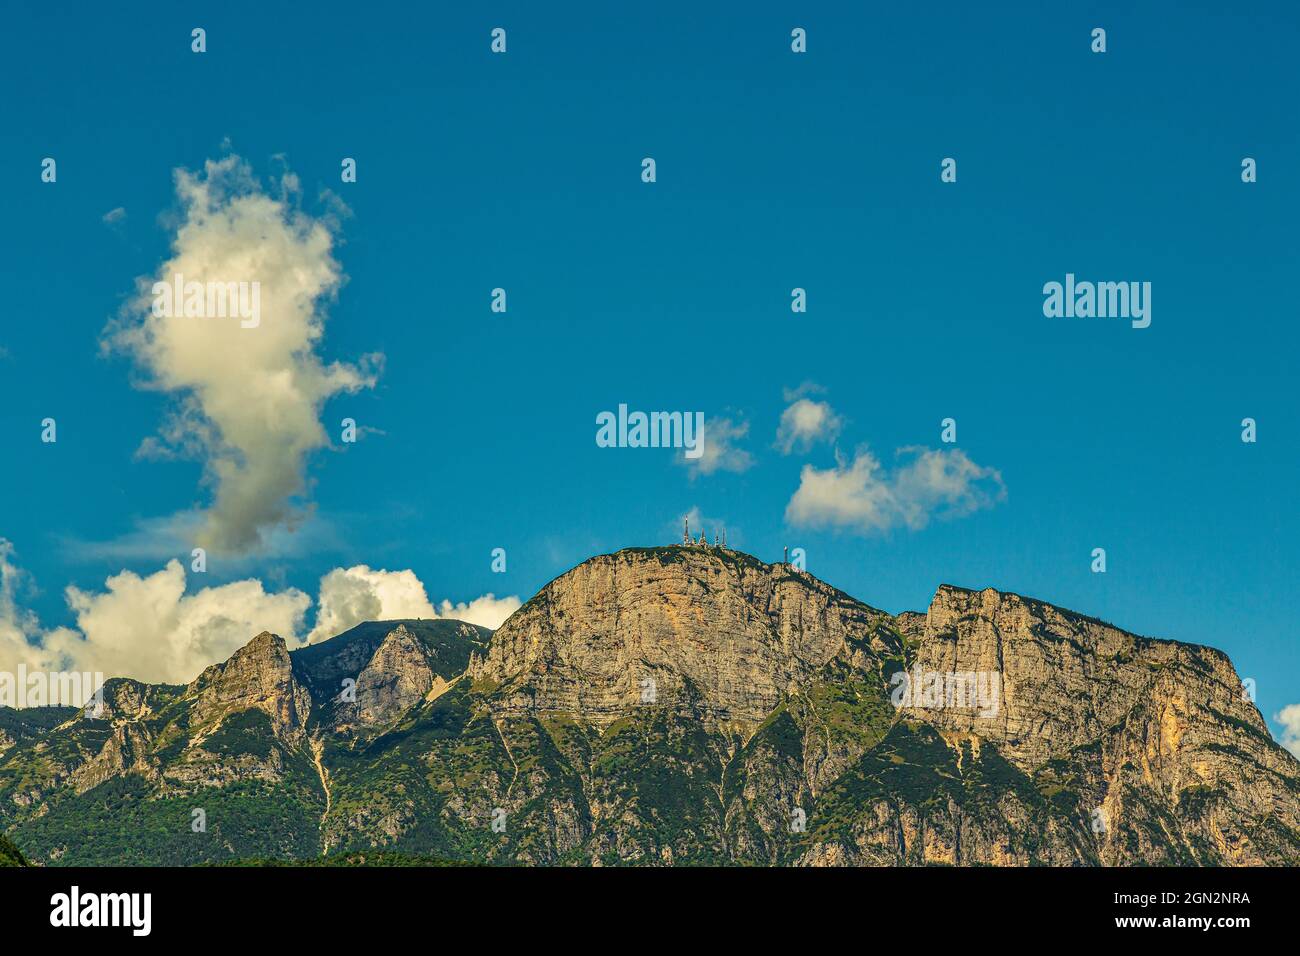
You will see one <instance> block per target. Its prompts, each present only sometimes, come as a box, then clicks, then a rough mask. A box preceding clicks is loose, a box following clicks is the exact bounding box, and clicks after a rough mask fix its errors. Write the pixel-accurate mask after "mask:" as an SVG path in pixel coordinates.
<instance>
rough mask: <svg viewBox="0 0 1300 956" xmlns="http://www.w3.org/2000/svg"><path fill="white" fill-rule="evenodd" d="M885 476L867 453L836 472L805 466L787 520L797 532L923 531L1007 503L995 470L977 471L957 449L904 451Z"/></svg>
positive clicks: (978, 467) (840, 462)
mask: <svg viewBox="0 0 1300 956" xmlns="http://www.w3.org/2000/svg"><path fill="white" fill-rule="evenodd" d="M898 455H899V463H898V465H897V467H895V468H894V469H893V470H892V471H888V470H886V469H885V468H884V467H883V466H882V465H881V464H880V462H879V461H878V460H877V459H876V457H875V456H874V455H872V454H871V452H870V451H868V450H867V449H866V448H861V449H859V450H858V451H857V453H856V454H855V456H854V458H853V461H852V462H846V461H845V460H844V458H843V457H842V456H840V457H838V459H837V462H836V464H835V466H834V467H832V468H827V469H818V468H815V467H814V466H812V465H804V467H803V470H802V471H801V472H800V475H799V487H798V489H796V491H795V493H794V496H793V497H792V498H791V499H790V503H789V504H788V505H787V506H786V512H785V514H786V520H787V521H789V522H790V523H791V524H793V525H796V526H801V527H813V528H816V527H828V528H842V529H846V530H849V531H855V532H858V533H864V534H869V533H873V532H883V531H887V530H889V529H890V528H894V527H899V526H901V527H906V528H909V529H911V530H914V531H915V530H918V529H920V528H924V527H925V526H926V525H927V524H929V523H930V521H931V520H932V519H935V518H939V519H942V518H955V517H960V516H962V515H966V514H970V513H971V512H973V511H977V510H979V509H981V508H989V507H992V506H993V505H994V504H996V503H997V502H999V501H1001V500H1002V499H1004V498H1005V497H1006V486H1005V485H1004V484H1003V482H1002V476H1001V474H999V472H998V471H997V470H996V469H993V468H985V467H983V466H981V465H977V464H976V463H975V462H973V461H971V460H970V458H968V457H967V456H966V453H965V452H963V451H960V450H957V449H953V450H950V451H935V450H931V449H926V448H915V447H913V448H904V449H901V450H900V451H899V453H898Z"/></svg>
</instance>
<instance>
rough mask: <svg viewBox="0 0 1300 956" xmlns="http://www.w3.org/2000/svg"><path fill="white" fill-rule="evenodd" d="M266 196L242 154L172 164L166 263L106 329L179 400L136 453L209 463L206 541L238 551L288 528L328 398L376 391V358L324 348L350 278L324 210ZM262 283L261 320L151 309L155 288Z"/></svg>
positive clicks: (291, 181)
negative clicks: (342, 356)
mask: <svg viewBox="0 0 1300 956" xmlns="http://www.w3.org/2000/svg"><path fill="white" fill-rule="evenodd" d="M278 187H279V194H278V195H270V194H268V193H267V192H265V191H263V189H262V187H261V185H260V184H259V182H258V181H257V180H256V178H255V177H254V176H253V174H252V172H251V171H250V169H249V167H248V165H247V164H246V163H244V162H243V161H242V160H241V159H239V157H237V156H229V157H227V158H225V159H222V160H214V161H209V162H208V163H207V164H206V166H205V168H204V170H203V171H202V172H199V173H192V172H189V171H187V170H178V171H177V172H176V194H177V198H178V199H179V202H180V206H181V214H180V217H179V222H178V223H177V225H176V231H175V235H174V236H173V238H172V253H171V257H170V258H169V259H168V260H167V261H166V262H164V263H163V264H162V265H161V266H160V267H159V269H158V271H157V273H156V275H154V276H151V277H148V278H145V279H142V280H140V282H139V287H138V290H137V295H136V296H135V297H134V298H133V299H132V301H131V302H130V304H129V307H128V309H127V311H126V312H124V314H123V316H122V317H121V318H120V319H119V320H118V321H116V322H114V323H111V324H110V326H109V328H108V329H107V330H106V332H105V337H104V345H105V347H106V348H107V349H110V350H116V351H120V352H123V353H125V354H127V355H129V356H131V357H132V358H133V359H134V361H135V362H136V364H137V366H138V367H139V369H140V370H141V371H142V372H143V373H144V377H143V379H142V381H141V383H140V384H141V385H142V386H143V387H145V388H150V389H155V390H159V391H163V392H167V393H169V394H171V395H173V396H174V397H175V399H176V402H177V405H176V408H175V410H174V412H173V414H172V416H171V417H170V419H169V420H168V421H167V422H166V423H165V424H164V425H163V427H162V428H161V429H160V434H159V437H158V438H155V439H151V440H149V441H146V443H145V444H144V445H142V447H141V450H142V452H145V453H146V454H148V453H153V454H165V453H172V454H183V455H187V456H193V457H196V458H198V459H200V460H202V461H203V462H204V465H205V468H206V481H207V483H208V484H209V485H210V486H211V487H212V489H213V495H214V500H213V501H212V504H211V507H210V508H209V509H208V510H207V512H206V515H205V519H206V520H205V522H204V525H203V527H202V531H201V534H200V538H199V542H198V543H200V544H202V545H204V546H205V547H209V548H212V549H215V550H218V551H224V552H230V553H242V552H247V551H250V550H254V549H256V548H257V547H258V546H259V545H260V544H261V542H262V540H263V537H264V535H266V534H268V533H270V532H273V531H274V530H276V529H277V528H281V527H284V526H286V525H291V524H292V523H293V520H294V518H295V516H296V513H297V509H296V508H295V499H296V498H297V497H298V496H300V495H302V494H303V493H304V491H305V490H306V477H305V469H306V462H307V457H308V455H309V454H310V453H311V452H312V451H314V450H316V449H319V448H321V447H323V446H325V445H327V444H328V438H327V436H326V433H325V430H324V428H323V427H322V426H321V422H320V412H321V407H322V405H323V403H324V402H325V401H326V399H328V398H330V397H331V396H333V395H337V394H339V393H345V392H355V391H357V390H359V389H362V388H368V387H370V386H372V385H373V384H374V382H375V378H376V374H377V373H376V370H377V368H378V367H379V364H380V363H381V361H382V356H378V355H371V356H365V357H363V358H362V360H361V361H360V362H359V363H357V364H348V363H342V362H333V363H329V364H327V363H325V361H324V360H323V359H322V358H321V357H320V356H319V355H318V354H317V349H318V347H319V345H320V341H321V338H322V336H323V334H324V328H325V316H326V311H325V310H326V306H327V305H328V303H329V302H330V301H332V300H333V299H334V298H335V296H336V293H337V291H338V289H339V287H340V285H341V283H342V282H343V274H342V271H341V269H340V266H339V263H338V262H337V261H336V260H335V259H334V256H333V245H334V236H333V234H332V232H331V226H330V220H329V219H328V218H313V217H312V216H310V215H308V214H306V213H304V212H302V211H301V210H299V209H298V208H296V207H295V205H294V202H295V200H296V195H295V190H296V187H297V181H296V179H295V178H294V177H293V176H292V175H291V174H287V173H286V174H285V175H284V176H283V177H282V178H281V179H280V181H279V183H278ZM177 275H180V276H183V277H184V281H185V282H186V283H190V282H200V283H209V282H211V283H223V284H224V283H237V282H246V283H249V284H250V286H249V288H251V283H254V282H256V283H257V284H258V288H259V290H260V321H259V322H258V324H257V325H256V327H250V328H244V327H242V325H243V322H242V320H241V317H240V316H239V315H232V316H230V317H227V318H215V317H203V318H198V317H192V316H191V317H185V316H183V315H181V314H177V315H176V316H175V317H168V316H166V315H155V314H154V310H153V308H152V306H153V300H154V297H153V293H152V287H153V285H154V282H155V281H157V282H166V283H171V282H173V280H174V278H175V276H177Z"/></svg>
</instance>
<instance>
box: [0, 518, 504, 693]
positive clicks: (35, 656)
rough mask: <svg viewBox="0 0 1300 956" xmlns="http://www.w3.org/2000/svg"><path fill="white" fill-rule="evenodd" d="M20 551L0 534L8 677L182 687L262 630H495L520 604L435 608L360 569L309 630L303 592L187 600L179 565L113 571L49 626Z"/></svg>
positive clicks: (0, 632) (251, 589)
mask: <svg viewBox="0 0 1300 956" xmlns="http://www.w3.org/2000/svg"><path fill="white" fill-rule="evenodd" d="M12 554H13V548H12V546H11V545H10V544H9V542H8V541H6V540H5V539H3V538H0V671H10V672H12V671H15V670H16V669H17V667H18V665H20V664H23V665H25V666H26V667H28V668H29V669H41V670H53V671H63V670H70V671H91V672H100V673H102V674H103V675H104V676H105V677H134V678H136V679H137V680H144V681H149V682H153V683H171V684H184V683H188V682H189V681H191V680H193V679H194V678H195V677H197V676H198V674H199V673H200V672H201V671H202V670H203V668H205V667H207V666H208V665H210V664H215V663H219V662H221V661H224V660H226V659H227V658H229V657H230V655H231V654H233V653H234V652H235V651H236V650H238V649H239V648H240V647H242V646H244V645H245V644H247V643H248V641H249V640H250V639H251V638H252V637H253V636H254V635H256V634H258V633H260V632H262V631H271V632H273V633H275V634H279V635H280V636H281V637H283V638H284V639H285V642H286V643H287V644H288V645H289V646H290V648H291V649H292V648H293V647H297V646H302V645H304V644H306V643H308V642H315V641H323V640H326V639H328V638H330V637H334V636H336V635H338V634H340V633H342V632H343V631H345V630H347V629H348V628H350V627H352V626H354V625H356V624H360V623H361V622H363V621H375V620H392V619H395V618H413V617H414V618H427V619H431V618H439V617H441V618H454V619H456V620H462V621H467V622H469V623H472V624H480V625H483V626H485V627H490V628H494V629H495V628H496V627H497V626H499V625H500V624H501V622H502V621H504V620H505V619H506V618H507V617H508V616H509V615H510V614H512V613H513V612H514V611H515V610H516V609H517V608H519V606H520V604H521V602H520V600H519V598H517V597H503V598H497V597H496V596H495V595H492V594H487V595H484V596H482V597H479V598H476V599H474V600H472V601H469V602H467V603H460V604H453V603H452V602H451V601H447V600H444V601H442V602H440V603H439V604H438V605H436V607H435V606H434V605H433V604H432V603H431V602H430V601H429V599H428V596H427V592H426V591H425V587H424V584H423V583H422V582H421V581H420V580H419V578H418V577H416V575H415V574H414V572H412V571H410V570H404V571H384V570H373V569H371V568H369V567H367V566H365V565H357V566H355V567H352V568H346V569H345V568H336V569H334V570H332V571H330V572H329V573H327V574H326V575H324V577H322V578H321V584H320V596H319V601H318V610H317V613H316V620H315V624H314V626H313V627H312V629H311V630H310V631H308V630H307V629H306V626H305V619H306V615H307V612H308V610H309V608H310V607H311V605H312V599H311V597H310V596H309V595H308V594H306V593H305V592H303V591H300V590H298V589H297V588H292V587H290V588H285V589H284V590H281V591H270V590H268V589H267V588H266V587H265V586H264V585H263V583H262V582H261V581H260V580H258V579H257V578H248V579H245V580H242V581H232V582H230V583H228V584H222V585H218V586H214V587H205V588H201V589H199V590H198V591H195V592H194V593H192V594H187V593H186V584H187V580H186V572H185V568H184V566H183V565H182V564H181V563H180V562H179V561H174V560H173V561H170V562H168V563H167V565H166V567H164V568H162V569H161V570H159V571H156V572H155V573H153V574H149V575H143V576H141V575H138V574H136V573H134V572H132V571H123V572H122V573H120V574H116V575H113V576H112V577H110V578H108V580H107V581H106V582H105V584H104V590H102V591H97V590H86V591H83V590H81V589H79V588H75V587H69V588H67V589H66V590H65V592H64V596H65V598H66V601H67V604H68V608H69V610H70V611H71V612H72V615H73V618H74V620H75V626H74V627H56V628H52V629H43V628H42V627H41V626H40V623H39V622H38V620H37V619H36V616H35V615H34V614H33V613H31V612H30V611H28V610H25V609H23V608H22V607H21V606H20V604H19V602H18V600H17V598H16V594H17V591H18V586H19V583H20V582H21V581H22V578H23V574H24V573H23V572H22V571H21V570H20V569H19V568H18V567H17V566H16V565H15V564H14V563H13V561H12V560H11V558H12ZM75 703H78V704H80V703H82V702H81V701H76V702H75Z"/></svg>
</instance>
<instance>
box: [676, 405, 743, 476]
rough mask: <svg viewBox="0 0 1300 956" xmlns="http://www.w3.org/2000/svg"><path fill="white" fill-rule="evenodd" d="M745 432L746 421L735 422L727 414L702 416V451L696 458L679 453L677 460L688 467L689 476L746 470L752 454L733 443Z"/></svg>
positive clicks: (741, 437)
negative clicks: (725, 415) (711, 416)
mask: <svg viewBox="0 0 1300 956" xmlns="http://www.w3.org/2000/svg"><path fill="white" fill-rule="evenodd" d="M748 434H749V423H748V422H736V421H733V420H732V419H730V418H706V419H705V420H704V441H703V445H704V450H703V453H702V454H701V455H700V457H698V458H687V457H686V455H685V453H683V454H682V455H681V456H679V457H678V458H677V461H678V463H679V464H682V465H685V466H686V467H687V468H689V469H690V472H691V478H692V479H694V478H696V477H697V476H699V475H712V474H714V473H715V472H719V471H730V472H735V473H737V474H739V473H740V472H745V471H748V470H749V469H750V468H752V467H753V466H754V456H753V455H751V454H750V453H749V452H748V451H746V450H745V449H744V448H741V447H740V446H739V445H738V444H737V442H738V441H740V440H741V439H743V438H744V437H745V436H747V435H748Z"/></svg>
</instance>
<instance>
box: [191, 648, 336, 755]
mask: <svg viewBox="0 0 1300 956" xmlns="http://www.w3.org/2000/svg"><path fill="white" fill-rule="evenodd" d="M186 695H187V696H191V697H193V698H194V705H193V708H192V710H191V712H190V713H191V718H190V722H191V725H192V726H196V727H197V726H202V725H204V724H210V723H216V722H218V721H220V720H221V719H222V718H223V717H225V716H227V715H228V714H233V713H239V712H242V711H247V710H260V711H262V712H263V713H265V714H266V715H267V716H268V717H270V718H271V727H272V729H273V730H274V731H275V733H276V735H277V736H279V737H281V738H283V739H284V740H287V741H289V742H291V743H298V742H300V741H301V740H302V739H303V736H304V734H305V732H306V728H307V719H308V717H309V716H310V714H311V697H310V695H309V694H308V693H307V691H306V690H305V689H304V688H303V687H302V685H300V684H299V683H298V681H297V680H296V679H295V678H294V674H293V666H292V663H291V661H290V659H289V651H288V648H287V647H286V646H285V643H284V638H282V637H280V636H279V635H278V634H271V633H270V632H268V631H263V632H262V633H261V634H259V635H257V637H255V638H253V639H252V640H251V641H250V642H249V643H248V644H246V645H244V647H242V648H240V649H239V650H238V651H236V652H235V654H234V656H233V657H231V658H230V660H228V661H226V662H225V663H224V664H214V665H212V666H211V667H209V668H208V669H207V670H205V671H204V672H203V673H202V674H200V675H199V677H198V678H197V679H196V680H195V681H194V682H193V683H192V684H190V685H189V687H188V688H186Z"/></svg>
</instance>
